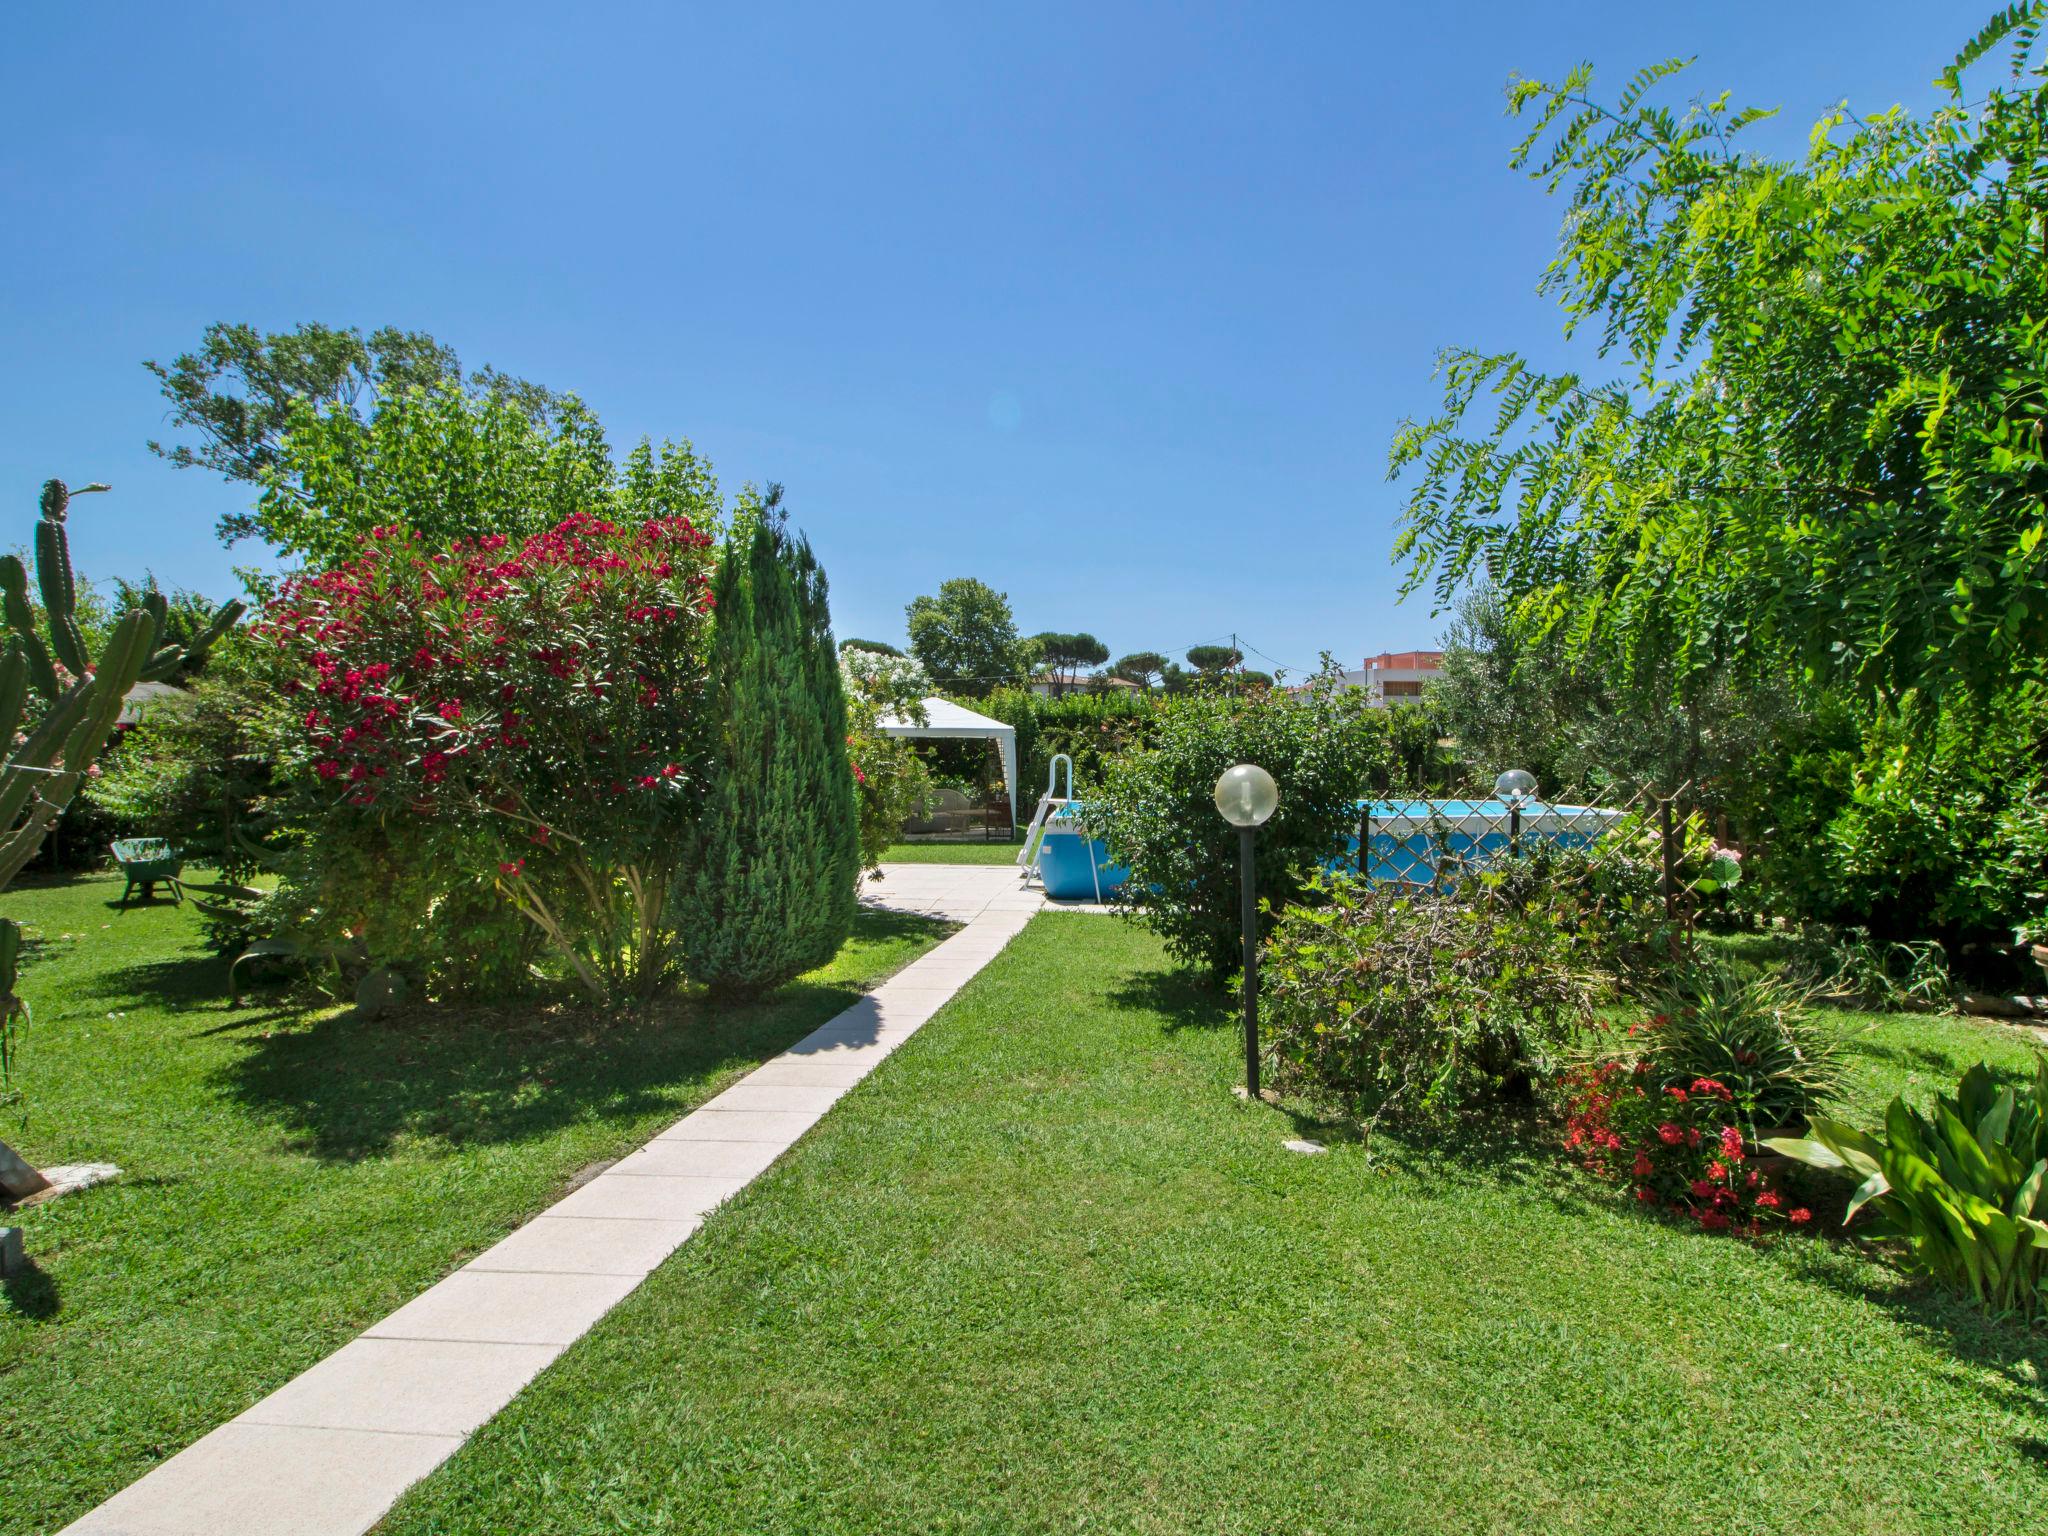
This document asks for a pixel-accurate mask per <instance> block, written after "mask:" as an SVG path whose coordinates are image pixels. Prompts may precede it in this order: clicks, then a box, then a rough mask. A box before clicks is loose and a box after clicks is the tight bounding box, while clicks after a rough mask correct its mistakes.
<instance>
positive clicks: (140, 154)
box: [0, 0, 1991, 667]
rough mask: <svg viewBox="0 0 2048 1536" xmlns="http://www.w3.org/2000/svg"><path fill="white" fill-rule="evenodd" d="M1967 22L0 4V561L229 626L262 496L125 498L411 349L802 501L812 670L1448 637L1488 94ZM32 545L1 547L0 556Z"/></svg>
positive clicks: (1887, 7) (1493, 213) (1492, 128)
mask: <svg viewBox="0 0 2048 1536" xmlns="http://www.w3.org/2000/svg"><path fill="white" fill-rule="evenodd" d="M1990 8H1991V0H1977V3H1974V4H1972V3H1964V4H1962V5H1944V4H1928V3H1926V0H1919V3H1892V0H1859V3H1857V4H1854V5H1850V4H1846V3H1842V4H1786V3H1784V0H1774V3H1768V4H1760V3H1759V4H1753V3H1746V0H1744V3H1735V0H1724V3H1722V4H1718V5H1714V6H1696V5H1675V4H1650V3H1644V0H1633V3H1601V4H1590V3H1589V4H1572V3H1569V0H1566V3H1559V4H1552V5H1542V6H1538V5H1530V4H1527V3H1526V0H1517V3H1468V4H1465V5H1462V6H1455V7H1452V6H1435V5H1403V6H1387V5H1360V4H1332V5H1326V6H1321V5H1292V6H1290V5H1281V4H1267V5H1258V6H1251V5H1246V6H1233V7H1221V6H1192V5H1165V4H1161V5H1149V6H1141V5H1124V4H1116V3H1102V0H1097V3H1091V4H1078V5H1068V4H1056V5H1049V4H1035V5H1027V6H1009V7H1004V8H1002V9H1001V13H1000V14H997V8H995V7H988V6H972V5H968V6H963V5H957V4H953V5H939V4H934V5H929V6H919V7H909V6H897V5H890V4H887V3H882V0H878V3H876V4H872V5H862V6H852V5H845V4H834V5H815V6H796V5H778V4H756V5H729V6H717V7H712V6H696V5H680V4H649V5H610V4H604V3H601V0H598V3H591V4H585V5H574V6H566V5H561V4H550V5H544V6H543V5H529V4H526V3H524V0H494V3H490V4H481V5H455V4H443V3H439V0H433V3H421V0H410V3H407V4H403V5H386V4H382V3H373V0H354V3H350V4H345V5H326V6H318V7H315V6H311V5H305V4H278V3H275V0H269V3H244V4H232V5H228V4H204V3H199V0H180V3H178V4H163V3H161V0H150V3H93V4H69V5H28V4H19V5H13V6H9V7H8V8H7V13H6V16H5V18H4V26H5V41H4V46H0V131H4V136H5V143H6V146H7V147H6V152H5V154H4V156H0V293H4V295H5V299H4V303H0V336H4V347H0V357H4V359H5V366H4V368H0V423H4V427H0V491H4V495H5V500H4V503H0V518H4V519H6V522H5V523H4V524H0V543H5V544H14V543H18V542H22V541H25V540H26V537H27V534H28V529H29V525H30V521H31V519H32V517H33V511H32V508H33V503H34V495H35V490H36V487H37V485H38V484H39V483H40V482H41V481H42V480H43V479H44V478H45V477H46V476H49V475H52V474H57V475H61V476H63V477H65V478H67V479H69V480H72V481H73V482H82V481H86V480H90V479H103V480H109V481H112V482H113V483H114V485H115V490H116V494H115V495H113V496H110V497H104V498H95V499H94V500H92V501H89V502H85V503H81V504H80V507H79V509H78V512H77V514H76V516H77V518H78V519H79V521H78V523H77V525H76V532H75V534H74V542H75V545H76V547H77V549H78V552H79V556H80V563H81V565H82V567H83V568H84V570H85V571H86V573H87V574H88V575H92V576H96V577H105V576H108V575H111V574H114V573H116V572H120V573H123V574H139V573H140V572H141V571H142V570H143V569H144V568H151V569H154V570H155V571H156V573H157V574H158V576H159V578H160V579H162V580H164V581H165V582H167V583H176V584H184V585H193V586H199V587H202V588H205V589H208V590H211V591H214V592H216V593H220V594H222V595H225V593H226V591H227V590H228V589H229V588H230V587H231V585H232V583H231V580H230V577H229V574H228V572H229V569H230V567H231V566H232V565H234V564H237V563H244V562H246V561H248V560H249V559H250V558H251V551H250V550H249V549H248V548H247V547H245V548H243V549H242V550H240V551H238V552H235V553H232V554H231V553H229V552H228V551H224V550H223V549H221V547H220V546H219V544H218V543H217V542H216V541H215V539H214V537H213V533H212V527H213V523H214V519H215V518H216V517H217V516H218V515H219V514H220V512H222V511H223V510H224V509H227V508H229V507H232V506H234V505H236V504H237V503H238V501H239V500H240V499H241V497H242V495H243V493H242V492H241V491H239V490H237V489H236V488H233V487H230V486H228V485H226V484H225V483H223V482H220V481H218V480H215V479H212V478H210V477H207V476H205V475H204V474H202V473H200V472H197V471H176V470H172V469H171V468H169V467H168V466H166V465H164V464H162V463H160V462H158V461H156V460H154V459H152V458H151V457H150V456H149V455H148V454H147V453H146V452H145V450H144V448H143V442H144V440H145V439H146V438H148V437H151V436H159V435H162V433H163V430H164V427H163V421H162V404H161V401H160V400H159V399H158V397H157V395H156V393H155V389H154V382H153V381H152V380H151V379H150V378H149V376H148V375H147V374H145V373H144V372H143V370H142V367H141V360H142V359H143V358H145V357H163V358H168V357H169V356H171V355H172V354H174V353H176V352H178V351H179V350H182V349H184V348H186V347H187V346H189V345H190V344H191V343H192V342H193V341H194V340H195V339H196V338H197V336H198V334H199V332H200V329H201V327H202V326H204V325H205V324H206V323H207V322H208V321H211V320H218V319H233V320H248V321H251V322H253V323H255V324H258V325H261V326H263V327H266V328H283V327H288V326H290V325H291V324H293V323H295V322H298V321H301V320H309V319H318V320H323V321H327V322H329V323H332V324H354V325H361V326H363V327H365V328H369V327H373V326H377V325H382V324H392V325H398V326H403V327H408V328H418V329H424V330H427V331H431V332H432V333H433V334H434V335H435V336H437V337H439V338H440V339H441V340H443V341H446V342H448V343H450V344H452V345H454V346H455V347H456V348H457V349H458V350H459V351H460V353H461V355H462V357H463V359H464V361H465V362H466V363H468V364H470V365H479V364H484V363H489V364H492V365H495V366H497V367H500V368H503V369H506V370H508V371H510V372H513V373H517V374H521V375H524V376H526V377H529V378H533V379H536V380H539V381H541V382H543V383H546V384H548V385H551V386H554V387H556V388H560V389H573V390H576V391H577V392H579V393H581V394H582V395H583V396H584V397H585V398H586V399H587V400H588V401H590V402H591V403H592V404H593V405H594V406H595V407H596V408H597V410H598V411H599V413H600V414H601V416H602V417H603V419H604V421H605V422H606V424H607V426H608V428H609V430H610V432H611V434H612V438H613V441H614V443H615V444H618V445H620V446H623V445H625V444H627V443H629V442H631V441H633V440H635V439H637V438H638V437H639V436H641V435H642V434H643V433H646V434H653V435H655V436H657V437H660V436H664V435H670V436H687V437H689V438H691V439H693V440H694V441H695V442H696V443H697V445H698V446H699V448H700V449H702V450H703V451H704V452H706V453H707V454H708V455H709V456H710V457H711V459H712V460H713V462H714V463H715V464H716V466H717V468H718V471H719V474H720V477H721V479H722V480H723V481H724V482H725V483H726V484H727V485H728V486H729V487H732V486H737V485H738V484H739V483H740V482H742V481H746V480H754V481H765V480H780V481H782V482H783V483H784V484H785V485H786V486H787V487H788V498H789V504H790V506H791V507H792V508H793V510H794V512H795V515H796V518H797V520H798V521H799V522H800V523H801V524H802V526H803V527H804V528H806V529H807V530H808V531H809V533H810V534H811V536H812V538H813V540H814V542H815V543H816V544H817V546H818V547H819V549H820V552H821V553H822V555H823V557H824V560H825V562H826V567H827V569H828V571H829V573H830V575H831V580H832V590H833V597H834V609H835V615H836V618H837V623H838V629H839V632H840V634H841V635H842V636H843V635H850V634H861V635H868V636H873V637H876V638H884V639H900V638H901V635H902V630H903V605H904V604H905V603H906V602H907V601H908V600H909V599H910V598H911V597H912V596H914V595H916V594H917V593H919V592H924V591H930V590H933V589H935V587H936V585H937V583H938V582H939V581H940V580H941V579H943V578H945V577H948V576H955V575H973V576H979V577H981V578H982V579H984V580H986V581H988V582H990V583H992V584H993V585H995V586H996V587H998V588H1000V589H1002V590H1004V591H1006V592H1008V593H1009V595H1010V598H1011V601H1012V603H1013V605H1014V607H1015V609H1016V613H1017V617H1018V621H1019V623H1020V624H1021V625H1022V626H1023V628H1024V629H1025V630H1026V631H1027V632H1029V631H1033V630H1039V629H1088V630H1092V631H1094V632H1095V633H1096V634H1098V635H1099V636H1101V637H1102V639H1103V640H1104V641H1105V642H1106V643H1107V644H1109V645H1110V646H1111V647H1113V648H1114V650H1115V651H1117V652H1123V651H1127V650H1135V649H1152V648H1157V649H1162V650H1177V649H1180V648H1183V647H1185V646H1186V645H1188V644H1190V643H1192V642H1197V641H1203V640H1207V639H1210V638H1212V637H1214V636H1217V635H1219V634H1222V633H1224V632H1226V631H1229V630H1233V629H1235V630H1236V631H1238V632H1239V633H1240V634H1242V635H1244V636H1247V637H1248V638H1249V639H1250V641H1251V642H1252V643H1253V644H1254V645H1256V646H1257V647H1258V649H1259V651H1260V652H1261V653H1263V654H1265V655H1267V656H1268V657H1271V658H1274V659H1277V660H1278V661H1280V662H1283V663H1286V664H1288V665H1290V666H1296V667H1300V666H1306V665H1309V664H1312V663H1313V661H1314V659H1315V655H1316V653H1317V652H1318V651H1320V650H1322V649H1325V648H1328V649H1330V650H1333V651H1335V652H1337V653H1338V654H1339V655H1340V656H1341V657H1343V658H1344V659H1346V660H1347V661H1348V662H1350V664H1352V665H1356V664H1357V659H1358V658H1359V657H1360V656H1361V655H1363V654H1365V653H1367V652H1370V651H1376V650H1379V649H1381V648H1402V647H1406V646H1410V645H1416V644H1426V643H1428V642H1429V641H1430V640H1431V639H1432V638H1433V637H1434V636H1435V634H1436V633H1437V632H1438V629H1439V625H1438V623H1437V621H1436V620H1434V619H1432V618H1431V616H1430V614H1429V612H1428V609H1427V606H1426V605H1425V604H1423V603H1421V602H1420V601H1419V600H1418V601H1417V602H1411V603H1410V604H1408V605H1406V606H1404V607H1396V606H1395V593H1396V588H1397V580H1396V576H1395V573H1394V572H1393V570H1392V568H1391V567H1390V566H1389V563H1388V554H1387V550H1388V544H1389V541H1390V539H1391V537H1392V533H1393V528H1394V518H1395V512H1396V509H1397V507H1398V504H1399V492H1398V490H1397V488H1395V487H1393V486H1390V485H1389V484H1388V483H1387V482H1386V480H1385V455H1386V445H1387V440H1388V437H1389V435H1390V433H1391V431H1392V430H1393V428H1394V425H1395V424H1396V422H1397V421H1398V420H1399V419H1400V418H1401V417H1402V416H1403V415H1405V414H1409V413H1420V412H1422V411H1425V410H1427V409H1428V408H1429V406H1430V405H1431V404H1432V403H1433V401H1434V398H1435V394H1434V387H1433V385H1432V383H1431V380H1430V370H1431V360H1432V357H1433V355H1434V353H1435V351H1436V349H1437V348H1439V347H1440V346H1443V345H1446V344H1453V343H1473V344H1481V345H1486V346H1490V347H1504V346H1516V347H1523V348H1527V349H1532V350H1534V351H1536V352H1537V353H1538V354H1539V355H1541V356H1543V357H1544V358H1546V359H1549V360H1556V359H1557V358H1558V357H1559V356H1560V353H1559V350H1558V345H1557V342H1556V336H1557V326H1556V321H1555V317H1554V314H1553V312H1552V311H1551V309H1550V308H1549V306H1548V304H1547V303H1546V302H1545V301H1543V300H1541V299H1539V298H1538V297H1537V296H1536V295H1535V293H1534V285H1535V281H1536V278H1537V276H1538V273H1539V271H1540V269H1541V267H1542V264H1543V262H1544V261H1545V259H1546V258H1547V256H1548V255H1549V253H1550V251H1551V249H1552V246H1553V240H1554V232H1555V229H1556V223H1557V209H1556V207H1555V206H1554V205H1552V204H1550V203H1548V202H1547V200H1546V199H1545V197H1544V196H1543V194H1542V193H1541V191H1540V189H1538V188H1536V187H1534V186H1533V185H1531V184H1530V183H1528V182H1526V181H1524V180H1522V179H1520V178H1518V177H1516V176H1514V175H1512V174H1511V173H1510V172H1509V171H1508V170H1507V169H1506V168H1505V164H1504V162H1505V158H1506V155H1507V152H1508V149H1509V147H1510V146H1511V144H1512V142H1513V140H1514V138H1515V136H1516V132H1515V128H1514V125H1513V124H1511V123H1510V122H1509V121H1507V120H1506V119H1505V118H1504V117H1503V115H1502V111H1501V106H1502V94H1501V93H1502V87H1503V85H1504V83H1505V81H1506V79H1507V77H1508V76H1509V74H1510V73H1512V72H1515V71H1520V72H1522V73H1526V74H1533V75H1538V76H1543V75H1552V74H1555V73H1557V72H1560V71H1561V70H1563V69H1564V68H1565V67H1567V66H1568V65H1570V64H1571V63H1572V62H1574V61H1575V60H1578V59H1581V58H1590V59H1592V60H1593V61H1594V62H1595V63H1596V65H1597V66H1599V68H1600V69H1601V71H1602V75H1603V77H1604V79H1605V80H1606V82H1607V84H1608V86H1609V88H1610V90H1611V89H1613V88H1615V87H1618V86H1619V84H1620V83H1621V81H1623V80H1624V79H1625V78H1626V76H1627V75H1628V74H1629V73H1630V72H1631V71H1632V70H1633V69H1635V68H1636V67H1637V66H1638V65H1640V64H1643V63H1646V62H1649V61H1652V60H1655V59H1659V58H1663V57H1666V56H1669V55H1673V54H1686V55H1697V56H1698V59H1699V63H1698V65H1697V67H1696V70H1695V72H1694V82H1695V84H1694V88H1695V89H1698V90H1705V91H1714V90H1719V89H1721V88H1722V87H1731V88H1733V89H1734V91H1735V94H1736V96H1737V98H1738V99H1739V100H1743V101H1750V102H1763V103H1772V104H1782V105H1783V106H1784V107H1785V108H1786V122H1785V123H1784V125H1783V130H1782V133H1781V139H1782V140H1783V141H1785V142H1789V143H1796V142H1797V141H1798V139H1799V138H1800V137H1801V136H1803V134H1804V131H1805V128H1806V125H1807V124H1808V123H1810V122H1811V121H1812V119H1813V118H1814V117H1815V116H1817V115H1818V114H1819V113H1820V112H1821V111H1823V110H1824V109H1825V108H1826V107H1828V106H1829V105H1830V104H1831V103H1833V102H1834V101H1836V100H1838V99H1841V98H1844V97H1847V98H1849V99H1850V100H1851V101H1852V102H1854V103H1855V104H1857V105H1858V106H1859V107H1863V108H1870V109H1876V108H1881V107H1883V106H1886V105H1889V104H1891V103H1894V102H1900V101H1904V102H1906V103H1908V104H1913V105H1921V104H1924V103H1926V102H1927V101H1928V100H1930V98H1931V91H1930V89H1929V87H1928V84H1927V82H1928V81H1929V80H1930V79H1931V77H1932V76H1933V74H1934V72H1935V70H1936V69H1937V68H1938V67H1939V66H1940V65H1941V64H1942V63H1944V62H1945V61H1946V60H1947V59H1948V58H1949V57H1951V56H1952V55H1953V53H1954V51H1955V48H1956V46H1957V45H1958V44H1959V43H1960V41H1961V40H1962V38H1963V37H1964V36H1965V35H1966V34H1967V33H1968V32H1970V31H1973V30H1975V28H1976V26H1977V25H1979V24H1980V23H1981V21H1982V20H1983V17H1984V15H1985V14H1987V13H1988V11H1989V10H1990ZM9 528H11V529H12V530H13V532H12V533H9V532H8V531H7V530H8V529H9Z"/></svg>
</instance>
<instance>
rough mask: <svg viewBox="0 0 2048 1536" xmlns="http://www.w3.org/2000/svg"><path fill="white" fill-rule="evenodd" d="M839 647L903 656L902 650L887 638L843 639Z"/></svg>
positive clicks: (879, 654) (872, 653)
mask: <svg viewBox="0 0 2048 1536" xmlns="http://www.w3.org/2000/svg"><path fill="white" fill-rule="evenodd" d="M839 649H840V650H841V651H842V652H843V651H867V652H868V653H870V654H871V655H875V656H901V655H902V654H903V652H902V650H901V649H900V648H898V647H896V646H893V645H891V644H890V643H889V642H888V641H886V640H842V641H840V642H839Z"/></svg>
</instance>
